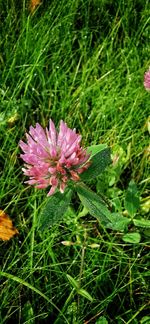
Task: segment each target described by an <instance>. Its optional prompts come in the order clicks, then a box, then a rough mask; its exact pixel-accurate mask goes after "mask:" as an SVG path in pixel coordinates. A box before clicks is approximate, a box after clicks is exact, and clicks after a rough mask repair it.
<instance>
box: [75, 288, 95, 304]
mask: <svg viewBox="0 0 150 324" xmlns="http://www.w3.org/2000/svg"><path fill="white" fill-rule="evenodd" d="M78 294H79V295H81V296H83V297H85V298H86V299H88V300H89V301H91V302H92V301H93V298H92V296H91V295H90V294H89V293H88V292H87V291H86V290H85V289H82V288H81V289H79V290H78Z"/></svg>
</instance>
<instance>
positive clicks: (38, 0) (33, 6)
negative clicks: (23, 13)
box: [29, 0, 41, 13]
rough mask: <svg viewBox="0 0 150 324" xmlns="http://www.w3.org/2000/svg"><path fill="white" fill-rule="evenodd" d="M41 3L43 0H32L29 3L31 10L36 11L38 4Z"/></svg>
mask: <svg viewBox="0 0 150 324" xmlns="http://www.w3.org/2000/svg"><path fill="white" fill-rule="evenodd" d="M40 3H41V0H31V1H30V3H29V10H30V11H31V13H33V12H34V10H35V9H36V7H37V6H39V5H40Z"/></svg>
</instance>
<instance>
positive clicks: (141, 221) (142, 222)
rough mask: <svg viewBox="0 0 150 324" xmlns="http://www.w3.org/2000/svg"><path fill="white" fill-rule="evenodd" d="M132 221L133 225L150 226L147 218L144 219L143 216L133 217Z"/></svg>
mask: <svg viewBox="0 0 150 324" xmlns="http://www.w3.org/2000/svg"><path fill="white" fill-rule="evenodd" d="M133 223H134V225H135V226H139V227H147V228H150V220H148V219H144V218H140V219H133Z"/></svg>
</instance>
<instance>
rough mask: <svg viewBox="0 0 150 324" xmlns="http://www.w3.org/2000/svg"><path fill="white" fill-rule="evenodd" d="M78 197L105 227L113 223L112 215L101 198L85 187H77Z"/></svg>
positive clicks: (81, 185)
mask: <svg viewBox="0 0 150 324" xmlns="http://www.w3.org/2000/svg"><path fill="white" fill-rule="evenodd" d="M76 190H77V193H78V196H79V198H80V200H81V202H82V204H83V206H85V207H86V208H87V209H88V211H89V213H90V214H91V215H92V216H94V217H96V218H97V219H98V220H99V221H100V222H101V223H102V224H103V225H104V226H105V225H106V224H107V223H110V222H111V213H110V211H109V210H108V208H107V206H106V204H105V202H104V201H103V200H102V198H101V197H100V196H98V195H97V194H96V193H94V192H93V191H92V190H90V189H89V188H87V187H86V186H85V185H83V184H80V185H76Z"/></svg>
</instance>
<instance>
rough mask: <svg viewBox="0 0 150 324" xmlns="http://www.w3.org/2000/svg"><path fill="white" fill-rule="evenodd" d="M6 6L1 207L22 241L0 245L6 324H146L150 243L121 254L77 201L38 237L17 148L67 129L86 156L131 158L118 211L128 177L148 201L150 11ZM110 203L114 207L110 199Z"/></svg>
mask: <svg viewBox="0 0 150 324" xmlns="http://www.w3.org/2000/svg"><path fill="white" fill-rule="evenodd" d="M0 7H1V8H0V9H1V15H2V21H4V20H5V24H3V26H2V27H3V28H2V40H1V53H0V61H1V66H2V69H1V70H2V74H1V85H0V96H1V108H0V141H1V150H0V173H1V174H0V175H1V177H0V188H1V190H0V198H1V209H5V210H6V212H7V213H8V214H9V215H10V217H11V218H12V219H13V220H14V222H15V226H16V227H17V228H18V230H19V236H18V237H16V238H14V239H12V240H11V241H9V242H7V243H6V242H2V241H1V255H0V260H1V262H0V267H1V289H0V304H1V314H0V322H1V323H11V322H12V321H14V322H16V323H24V324H25V323H50V322H51V323H57V324H59V323H69V324H71V323H73V324H75V323H87V324H88V323H96V320H98V318H99V317H100V316H102V315H103V316H105V317H106V318H107V320H108V323H118V324H120V323H135V324H137V323H140V320H141V319H142V317H143V316H146V315H148V307H149V305H148V300H149V295H148V280H147V279H148V275H149V270H148V262H149V255H148V244H147V243H145V241H144V240H143V241H141V243H139V244H137V245H136V246H135V245H130V244H125V243H123V242H122V241H121V239H120V234H119V233H114V232H112V231H106V230H105V229H102V228H101V227H100V225H99V224H97V221H96V220H94V219H93V218H88V216H86V217H83V218H81V219H78V217H77V216H78V213H79V212H80V211H81V208H80V206H78V205H77V204H78V202H76V197H74V201H73V203H72V209H70V210H69V212H68V215H66V219H65V220H64V222H62V223H61V224H60V225H59V224H58V225H57V226H55V227H54V228H50V229H49V230H48V233H45V234H44V233H40V232H38V231H37V227H36V225H37V220H38V215H39V212H40V208H41V205H42V202H43V199H45V198H46V192H43V191H38V190H34V189H33V188H32V189H31V188H29V187H27V186H26V185H25V184H24V183H23V181H24V176H23V174H22V171H21V165H22V162H21V161H20V158H19V154H20V150H19V148H18V142H19V140H20V139H21V138H24V134H25V131H27V130H28V128H29V126H30V125H31V124H33V125H35V123H36V122H39V123H41V124H42V125H43V126H44V127H45V126H47V125H48V121H49V118H52V119H53V120H54V122H55V123H56V125H58V124H59V121H60V119H63V120H65V121H66V122H67V123H68V125H69V126H70V127H75V128H76V129H77V130H78V131H79V132H80V133H81V134H82V137H83V142H84V144H85V145H87V146H88V145H89V144H98V143H107V144H108V145H110V146H111V148H112V151H116V150H118V151H119V149H120V148H121V149H122V150H123V152H124V153H123V154H124V159H122V166H121V172H120V174H119V176H118V179H117V180H116V182H115V183H114V186H113V189H112V188H111V190H116V188H117V190H122V192H121V195H122V201H123V199H124V190H125V189H126V188H127V185H128V183H129V181H130V180H131V179H132V178H134V180H135V182H136V183H137V186H138V190H139V193H140V195H141V197H142V198H145V197H146V196H148V189H147V184H148V178H149V173H148V168H147V166H148V150H147V148H148V145H149V133H148V127H147V120H148V113H149V93H147V92H146V91H145V89H144V87H143V74H144V72H145V70H147V68H148V67H149V65H150V61H149V32H150V27H149V4H148V1H146V2H145V3H143V2H142V1H135V2H134V3H132V4H131V3H130V1H127V3H126V4H125V3H124V2H123V1H122V2H120V1H117V2H116V3H114V2H113V1H104V0H103V1H101V2H99V1H96V0H95V1H89V0H86V1H82V0H80V1H74V0H73V1H67V2H66V1H63V0H62V1H51V2H50V3H49V2H46V1H43V4H41V6H40V7H39V8H37V10H36V12H34V13H33V15H31V14H29V12H28V10H27V9H26V7H27V4H26V3H25V1H23V2H22V3H20V4H18V2H17V1H14V2H13V1H6V2H5V4H4V5H3V4H2V2H1V3H0ZM109 170H111V167H110V168H109V169H108V170H107V171H106V172H105V176H104V178H103V179H102V182H103V183H107V180H108V179H107V177H108V174H107V172H108V173H109ZM91 185H92V186H94V188H95V187H97V188H98V189H99V187H100V185H99V183H98V184H96V183H92V184H91ZM118 188H119V189H118ZM99 191H101V189H99ZM102 191H103V190H102ZM106 191H107V190H106ZM107 195H108V198H109V199H110V198H112V192H111V194H110V188H109V190H108V191H107ZM109 195H110V196H109ZM74 209H75V211H74ZM144 235H145V234H143V237H144ZM147 235H149V234H147ZM62 241H67V242H69V243H68V246H65V245H63V244H62ZM146 242H148V236H147V237H146ZM69 244H70V245H69ZM66 274H70V275H71V276H72V277H73V278H74V279H75V280H77V281H79V282H80V284H81V287H82V288H83V289H85V290H86V291H87V292H88V293H89V294H90V295H91V296H92V298H93V302H92V303H91V302H90V301H89V300H88V299H86V298H84V297H83V296H79V295H78V294H77V292H76V291H75V290H74V288H73V287H72V286H71V285H70V283H69V281H68V279H67V276H66ZM27 308H28V310H27ZM92 318H93V320H91V321H90V319H92Z"/></svg>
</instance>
